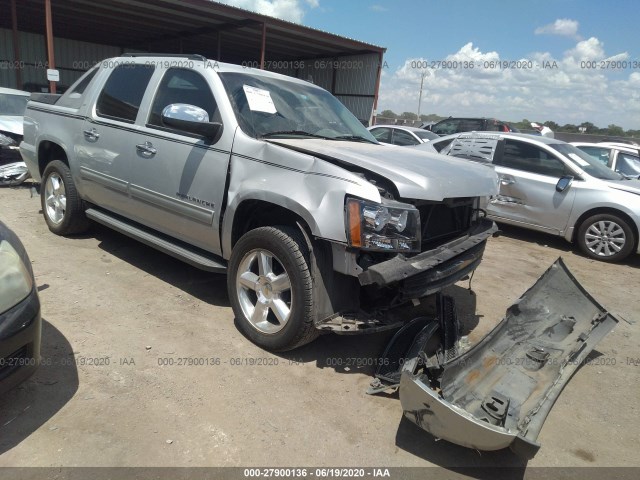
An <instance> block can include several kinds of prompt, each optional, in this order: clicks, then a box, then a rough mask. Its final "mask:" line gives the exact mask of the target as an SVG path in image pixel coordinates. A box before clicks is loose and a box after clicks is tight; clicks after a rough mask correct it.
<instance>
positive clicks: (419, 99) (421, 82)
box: [418, 70, 429, 121]
mask: <svg viewBox="0 0 640 480" xmlns="http://www.w3.org/2000/svg"><path fill="white" fill-rule="evenodd" d="M427 75H429V70H425V71H424V72H422V75H420V96H419V97H418V121H420V109H421V107H422V87H423V86H424V78H425V77H426V76H427Z"/></svg>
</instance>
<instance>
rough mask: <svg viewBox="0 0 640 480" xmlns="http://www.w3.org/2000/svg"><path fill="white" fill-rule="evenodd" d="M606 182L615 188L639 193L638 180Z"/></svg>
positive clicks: (639, 181) (639, 185)
mask: <svg viewBox="0 0 640 480" xmlns="http://www.w3.org/2000/svg"><path fill="white" fill-rule="evenodd" d="M607 183H608V184H609V187H611V188H615V189H616V190H622V191H623V192H629V193H635V194H636V195H640V180H637V179H631V180H609V181H608V182H607Z"/></svg>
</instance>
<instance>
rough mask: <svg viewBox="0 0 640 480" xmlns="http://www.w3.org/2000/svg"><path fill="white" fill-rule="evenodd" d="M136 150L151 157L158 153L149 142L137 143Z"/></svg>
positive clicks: (144, 155)
mask: <svg viewBox="0 0 640 480" xmlns="http://www.w3.org/2000/svg"><path fill="white" fill-rule="evenodd" d="M136 150H138V153H139V154H140V155H142V156H143V157H147V158H149V157H153V156H154V155H155V154H156V153H158V151H157V150H156V149H155V148H154V146H153V144H152V143H151V142H144V143H139V144H138V145H136Z"/></svg>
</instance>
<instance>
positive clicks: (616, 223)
mask: <svg viewBox="0 0 640 480" xmlns="http://www.w3.org/2000/svg"><path fill="white" fill-rule="evenodd" d="M577 241H578V245H579V246H580V249H581V250H582V251H583V252H584V253H585V254H586V255H587V256H588V257H591V258H593V259H595V260H600V261H603V262H619V261H621V260H624V259H625V258H626V257H628V256H629V255H630V254H631V253H632V252H633V248H634V246H635V245H636V239H635V236H634V234H633V230H632V229H631V227H630V226H629V224H628V223H627V221H626V220H624V219H622V218H621V217H618V216H617V215H613V214H609V213H601V214H598V215H593V216H591V217H589V218H587V219H586V220H585V221H584V222H582V224H581V225H580V228H578V239H577Z"/></svg>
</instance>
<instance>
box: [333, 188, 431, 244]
mask: <svg viewBox="0 0 640 480" xmlns="http://www.w3.org/2000/svg"><path fill="white" fill-rule="evenodd" d="M345 224H346V229H347V239H348V241H349V245H350V246H351V247H357V248H362V249H363V250H372V251H379V252H419V251H420V214H419V212H418V210H417V209H416V208H415V207H414V206H413V205H408V204H405V203H399V202H384V203H374V202H368V201H366V200H358V199H356V198H347V204H346V214H345Z"/></svg>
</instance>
